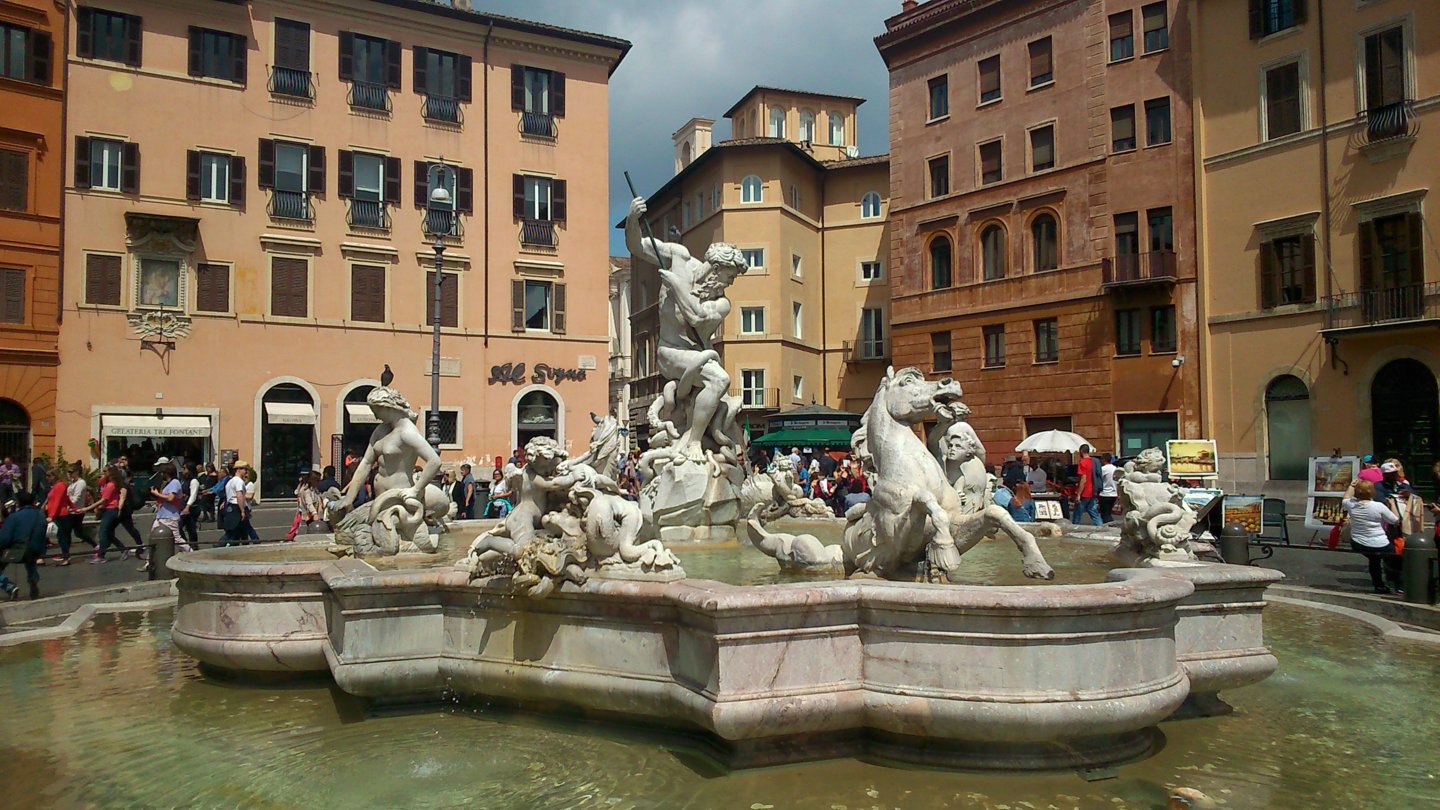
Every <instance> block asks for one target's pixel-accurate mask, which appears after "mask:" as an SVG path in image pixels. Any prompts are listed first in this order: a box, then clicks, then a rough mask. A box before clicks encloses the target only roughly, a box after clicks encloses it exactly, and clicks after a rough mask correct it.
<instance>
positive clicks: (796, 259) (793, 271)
mask: <svg viewBox="0 0 1440 810" xmlns="http://www.w3.org/2000/svg"><path fill="white" fill-rule="evenodd" d="M804 265H805V260H804V259H802V258H801V257H800V254H799V253H791V254H790V275H791V276H793V277H795V278H800V276H801V273H802V271H803V270H804Z"/></svg>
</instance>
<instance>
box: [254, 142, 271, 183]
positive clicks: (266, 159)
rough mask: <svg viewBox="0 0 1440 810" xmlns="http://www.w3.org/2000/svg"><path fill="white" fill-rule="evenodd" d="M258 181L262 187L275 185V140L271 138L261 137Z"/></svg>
mask: <svg viewBox="0 0 1440 810" xmlns="http://www.w3.org/2000/svg"><path fill="white" fill-rule="evenodd" d="M256 183H257V184H258V185H259V186H260V188H274V187H275V142H274V141H272V140H270V139H269V138H261V139H260V173H259V175H258V177H256Z"/></svg>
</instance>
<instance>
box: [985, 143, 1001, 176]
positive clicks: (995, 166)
mask: <svg viewBox="0 0 1440 810" xmlns="http://www.w3.org/2000/svg"><path fill="white" fill-rule="evenodd" d="M1000 156H1001V152H1000V143H999V142H998V141H996V142H993V143H987V144H984V145H982V146H981V147H980V172H981V173H982V174H985V175H990V174H995V173H997V172H999V171H1000Z"/></svg>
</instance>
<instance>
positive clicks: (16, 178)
mask: <svg viewBox="0 0 1440 810" xmlns="http://www.w3.org/2000/svg"><path fill="white" fill-rule="evenodd" d="M29 208H30V154H29V153H28V152H17V151H15V150H13V149H0V210H4V211H26V210H28V209H29Z"/></svg>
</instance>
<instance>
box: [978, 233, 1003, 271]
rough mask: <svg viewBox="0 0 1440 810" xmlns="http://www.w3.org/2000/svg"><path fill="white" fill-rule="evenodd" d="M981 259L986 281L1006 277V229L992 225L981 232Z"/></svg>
mask: <svg viewBox="0 0 1440 810" xmlns="http://www.w3.org/2000/svg"><path fill="white" fill-rule="evenodd" d="M980 260H981V262H982V265H983V266H982V268H981V269H982V270H983V271H984V278H985V280H986V281H994V280H995V279H998V278H1004V277H1005V229H1004V228H1002V227H1000V226H999V225H990V226H988V227H986V228H985V230H983V231H981V232H980Z"/></svg>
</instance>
